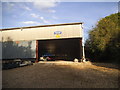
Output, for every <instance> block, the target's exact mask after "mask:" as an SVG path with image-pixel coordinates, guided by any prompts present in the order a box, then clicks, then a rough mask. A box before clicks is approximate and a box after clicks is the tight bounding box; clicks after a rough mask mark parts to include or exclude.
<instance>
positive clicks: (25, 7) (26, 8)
mask: <svg viewBox="0 0 120 90" xmlns="http://www.w3.org/2000/svg"><path fill="white" fill-rule="evenodd" d="M23 8H24V9H25V10H28V11H31V9H30V8H29V7H27V6H24V7H23Z"/></svg>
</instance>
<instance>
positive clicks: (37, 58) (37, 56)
mask: <svg viewBox="0 0 120 90" xmlns="http://www.w3.org/2000/svg"><path fill="white" fill-rule="evenodd" d="M38 61H39V55H38V40H36V61H35V62H38Z"/></svg>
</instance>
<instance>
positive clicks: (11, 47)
mask: <svg viewBox="0 0 120 90" xmlns="http://www.w3.org/2000/svg"><path fill="white" fill-rule="evenodd" d="M19 58H22V59H28V58H36V41H16V42H13V41H8V42H3V43H2V59H19Z"/></svg>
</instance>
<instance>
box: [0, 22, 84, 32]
mask: <svg viewBox="0 0 120 90" xmlns="http://www.w3.org/2000/svg"><path fill="white" fill-rule="evenodd" d="M77 24H83V22H77V23H63V24H50V25H39V26H27V27H16V28H5V29H0V31H6V30H14V29H21V28H22V29H26V28H38V27H52V26H63V25H77Z"/></svg>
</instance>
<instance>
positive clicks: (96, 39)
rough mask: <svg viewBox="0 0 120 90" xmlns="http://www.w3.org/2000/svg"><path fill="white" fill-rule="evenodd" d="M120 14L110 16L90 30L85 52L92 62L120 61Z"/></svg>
mask: <svg viewBox="0 0 120 90" xmlns="http://www.w3.org/2000/svg"><path fill="white" fill-rule="evenodd" d="M119 17H120V13H115V14H111V15H110V16H106V17H105V18H102V19H101V20H99V21H98V23H97V25H96V26H95V27H94V28H93V29H92V30H90V32H89V39H88V40H86V43H85V50H86V54H87V56H88V57H89V58H91V59H92V60H94V61H105V62H112V61H113V62H118V61H119V60H120V25H119Z"/></svg>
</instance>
